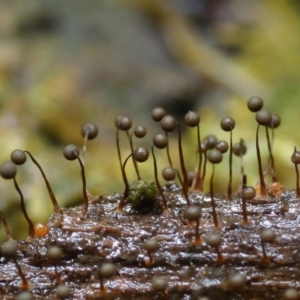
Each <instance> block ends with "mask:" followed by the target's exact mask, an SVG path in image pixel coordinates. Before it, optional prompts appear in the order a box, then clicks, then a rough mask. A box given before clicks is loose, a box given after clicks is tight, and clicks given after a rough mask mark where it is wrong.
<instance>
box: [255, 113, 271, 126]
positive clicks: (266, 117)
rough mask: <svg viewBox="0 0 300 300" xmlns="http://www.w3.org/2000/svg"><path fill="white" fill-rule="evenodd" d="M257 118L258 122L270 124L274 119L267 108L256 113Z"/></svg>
mask: <svg viewBox="0 0 300 300" xmlns="http://www.w3.org/2000/svg"><path fill="white" fill-rule="evenodd" d="M255 119H256V121H257V123H258V124H260V125H263V126H268V125H269V124H270V123H271V121H272V115H271V113H270V112H268V111H267V110H260V111H258V112H257V113H256V115H255Z"/></svg>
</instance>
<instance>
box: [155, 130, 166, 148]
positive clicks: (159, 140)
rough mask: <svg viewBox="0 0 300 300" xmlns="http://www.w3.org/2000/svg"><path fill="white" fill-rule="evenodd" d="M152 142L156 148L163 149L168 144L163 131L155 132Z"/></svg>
mask: <svg viewBox="0 0 300 300" xmlns="http://www.w3.org/2000/svg"><path fill="white" fill-rule="evenodd" d="M153 144H154V146H155V147H156V148H158V149H164V148H166V147H167V145H168V137H167V135H166V134H165V133H164V132H160V133H157V134H156V135H154V137H153Z"/></svg>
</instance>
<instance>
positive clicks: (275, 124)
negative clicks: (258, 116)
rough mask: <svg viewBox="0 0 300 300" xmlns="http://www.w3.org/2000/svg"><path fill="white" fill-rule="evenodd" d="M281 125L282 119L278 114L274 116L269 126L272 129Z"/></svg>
mask: <svg viewBox="0 0 300 300" xmlns="http://www.w3.org/2000/svg"><path fill="white" fill-rule="evenodd" d="M280 124H281V118H280V117H279V116H278V115H277V114H272V121H271V123H270V124H269V125H268V126H269V127H270V128H274V129H275V128H277V127H279V125H280Z"/></svg>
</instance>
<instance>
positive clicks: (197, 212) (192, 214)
mask: <svg viewBox="0 0 300 300" xmlns="http://www.w3.org/2000/svg"><path fill="white" fill-rule="evenodd" d="M184 215H185V217H186V218H187V219H188V220H190V221H195V220H198V219H199V218H200V216H201V207H200V206H197V205H189V206H188V207H187V208H186V210H185V214H184Z"/></svg>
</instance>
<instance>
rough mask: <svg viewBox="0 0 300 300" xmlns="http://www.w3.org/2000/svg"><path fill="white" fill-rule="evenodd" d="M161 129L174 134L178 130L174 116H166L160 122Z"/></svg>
mask: <svg viewBox="0 0 300 300" xmlns="http://www.w3.org/2000/svg"><path fill="white" fill-rule="evenodd" d="M160 126H161V128H162V129H163V130H164V131H166V132H172V131H174V129H175V128H176V120H175V118H174V117H173V116H170V115H166V116H164V117H163V118H162V119H161V121H160Z"/></svg>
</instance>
